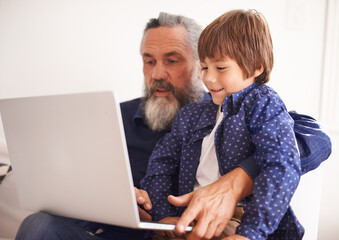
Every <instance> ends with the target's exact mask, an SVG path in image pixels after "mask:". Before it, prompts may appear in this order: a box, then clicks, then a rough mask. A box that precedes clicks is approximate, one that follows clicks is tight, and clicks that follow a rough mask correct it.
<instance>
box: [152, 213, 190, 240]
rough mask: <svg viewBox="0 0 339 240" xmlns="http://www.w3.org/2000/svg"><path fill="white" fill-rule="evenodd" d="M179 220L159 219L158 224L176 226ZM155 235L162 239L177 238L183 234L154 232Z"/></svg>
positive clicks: (171, 218) (175, 218)
mask: <svg viewBox="0 0 339 240" xmlns="http://www.w3.org/2000/svg"><path fill="white" fill-rule="evenodd" d="M178 220H179V218H178V217H166V218H163V219H161V220H160V221H159V222H161V223H168V224H174V225H175V224H176V223H177V222H178ZM154 232H155V234H157V235H159V236H161V237H163V238H168V239H172V238H178V237H181V236H182V235H183V234H181V233H179V232H177V231H154Z"/></svg>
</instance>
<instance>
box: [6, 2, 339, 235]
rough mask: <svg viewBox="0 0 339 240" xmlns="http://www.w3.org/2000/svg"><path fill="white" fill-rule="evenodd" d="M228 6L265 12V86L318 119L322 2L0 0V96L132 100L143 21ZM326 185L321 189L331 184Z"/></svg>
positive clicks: (137, 87) (205, 13)
mask: <svg viewBox="0 0 339 240" xmlns="http://www.w3.org/2000/svg"><path fill="white" fill-rule="evenodd" d="M234 8H245V9H249V8H254V9H257V10H259V11H260V12H262V13H263V14H264V15H265V17H266V19H267V20H268V22H269V25H270V28H271V32H272V37H273V43H274V53H275V67H274V69H273V72H272V80H271V82H270V85H271V86H273V87H274V88H275V89H276V90H277V91H278V93H280V95H281V96H282V98H283V99H284V100H285V103H286V105H287V107H288V108H289V109H291V110H292V109H295V110H297V111H298V112H302V113H306V114H309V115H312V116H313V117H316V118H319V117H320V111H319V109H320V107H321V101H320V100H321V90H320V89H321V87H322V84H321V79H322V77H323V64H322V63H323V54H324V51H323V45H324V32H325V19H326V15H325V13H326V11H325V10H326V1H325V0H276V1H271V0H240V1H239V0H238V1H235V0H233V1H231V0H230V1H225V0H209V1H206V0H187V1H182V0H172V1H159V0H143V1H138V0H124V1H114V0H58V1H52V0H0V98H8V97H17V96H30V95H46V94H55V93H68V92H74V91H81V92H82V91H91V90H102V89H105V90H106V89H110V90H114V91H116V92H118V93H119V96H120V100H127V99H131V98H135V97H139V96H141V94H142V88H143V76H142V62H141V57H140V55H139V45H140V40H141V36H142V30H143V28H144V26H145V23H146V22H147V20H148V19H149V18H151V17H156V16H157V15H158V13H159V11H166V12H169V13H176V14H183V15H186V16H189V17H192V18H194V19H195V20H197V22H198V23H200V24H201V25H202V26H206V25H207V24H208V23H209V22H211V21H212V20H213V19H214V18H216V17H217V16H219V15H220V14H222V13H223V12H225V11H227V10H230V9H234ZM317 177H318V178H319V176H317ZM311 180H312V179H310V180H307V181H311ZM305 181H306V180H305ZM329 182H334V181H333V180H331V181H329ZM329 182H326V184H324V185H323V186H324V187H326V189H332V188H334V187H335V186H333V184H329ZM319 184H320V183H319ZM306 185H307V184H306ZM304 189H305V193H303V191H301V193H299V192H298V195H301V196H303V195H305V196H306V193H307V192H308V193H309V192H310V191H309V190H310V187H307V186H306V187H305V188H304ZM318 190H319V191H320V185H319V187H318ZM311 193H312V192H311ZM324 193H326V191H325V190H324ZM316 197H318V198H319V196H316ZM324 198H325V199H326V196H325V197H324ZM338 213H339V211H337V214H335V215H339V214H338ZM306 221H307V219H306ZM308 221H310V220H308ZM321 221H328V219H326V220H325V219H321ZM321 226H322V225H321ZM320 231H321V230H319V232H320ZM330 231H331V232H333V231H336V233H339V228H337V229H336V230H334V229H333V228H331V230H330ZM324 236H325V235H324ZM305 239H307V238H305ZM309 239H311V238H309ZM322 239H329V238H326V237H324V238H322Z"/></svg>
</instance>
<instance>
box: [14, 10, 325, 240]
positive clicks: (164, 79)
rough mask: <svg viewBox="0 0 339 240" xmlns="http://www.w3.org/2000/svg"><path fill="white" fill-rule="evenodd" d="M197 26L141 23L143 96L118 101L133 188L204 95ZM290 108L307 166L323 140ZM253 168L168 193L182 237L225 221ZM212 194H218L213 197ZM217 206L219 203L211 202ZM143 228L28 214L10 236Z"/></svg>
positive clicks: (125, 235) (210, 231) (140, 196)
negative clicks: (179, 118)
mask: <svg viewBox="0 0 339 240" xmlns="http://www.w3.org/2000/svg"><path fill="white" fill-rule="evenodd" d="M201 30H202V29H201V27H200V26H199V25H197V24H196V23H195V22H194V21H193V20H192V19H189V18H186V17H183V16H177V15H171V14H166V13H160V15H159V17H158V18H157V19H151V20H150V21H149V22H148V24H147V26H146V28H145V30H144V36H143V39H142V43H141V55H142V59H143V73H144V78H145V93H144V97H143V98H138V99H134V100H131V101H128V102H124V103H122V104H121V110H122V115H123V116H122V117H123V123H124V128H125V135H126V141H127V147H128V153H129V157H130V161H131V167H132V174H133V180H134V183H135V186H136V187H137V188H139V187H140V180H141V179H142V178H143V177H144V175H145V172H146V168H147V162H148V159H149V157H150V155H151V153H152V150H153V148H154V146H155V144H156V142H157V141H158V140H159V139H160V138H162V137H163V136H164V135H165V134H166V133H168V132H169V131H170V129H171V125H172V122H173V120H174V118H175V116H176V114H177V113H178V111H179V110H180V108H181V107H183V106H185V105H187V104H189V103H192V102H194V101H199V100H201V99H203V98H209V95H208V94H206V93H204V91H203V88H202V80H201V73H200V63H199V60H198V56H197V51H196V49H197V42H198V38H199V34H200V32H201ZM291 115H292V117H293V118H294V119H295V132H296V136H297V138H298V145H299V148H300V153H301V158H302V160H301V161H302V165H303V166H302V167H303V169H304V172H307V171H309V170H312V169H314V168H316V167H317V166H318V165H319V164H320V163H321V162H322V161H324V160H326V159H327V157H328V156H329V154H330V152H331V144H330V140H329V138H328V136H327V135H326V134H324V133H323V132H322V131H321V129H320V126H319V125H318V124H317V122H316V121H315V120H314V119H312V118H310V117H307V116H302V115H298V114H295V113H291ZM315 142H316V144H315ZM315 146H317V147H315ZM257 174H258V168H257V166H256V165H255V163H254V161H253V159H252V158H249V159H246V160H244V161H243V162H242V163H241V164H239V166H238V167H237V168H235V169H234V170H233V171H232V172H230V173H229V174H227V175H225V176H223V177H222V178H220V179H219V180H218V181H217V182H216V183H215V184H212V185H211V186H210V187H204V188H201V189H199V190H197V191H194V192H192V193H190V194H188V195H185V196H182V197H178V198H176V197H172V198H170V199H169V200H170V201H171V203H172V204H175V205H177V206H187V205H188V208H187V210H186V211H185V212H184V214H183V215H182V217H181V219H180V220H179V222H178V225H177V228H178V229H181V227H183V226H186V225H188V224H189V223H190V222H191V221H192V220H194V219H195V220H196V221H197V224H196V227H195V228H194V230H193V232H192V233H190V234H189V235H188V236H187V237H188V238H191V239H199V238H202V237H204V236H214V235H216V234H215V232H216V231H217V229H216V228H215V227H211V226H218V228H220V229H221V228H224V227H225V226H226V225H227V224H228V222H229V219H230V218H231V217H232V216H233V214H234V208H233V207H230V206H235V205H236V204H237V202H238V201H239V200H241V199H242V198H244V197H246V196H248V195H249V194H250V193H251V192H252V190H253V179H254V178H255V176H256V175H257ZM217 195H218V196H219V197H218V198H216V197H215V196H217ZM136 196H137V201H138V203H139V204H142V205H143V206H144V208H145V209H150V208H151V203H150V201H149V199H148V196H147V194H146V193H145V192H144V191H142V190H138V189H136ZM98 197H100V196H98ZM209 199H214V200H215V199H217V201H218V202H219V203H220V204H215V201H214V205H212V206H211V201H209ZM221 203H222V204H221ZM217 205H219V206H222V207H219V208H218V209H216V206H217ZM205 210H208V211H205ZM140 216H141V218H144V219H149V215H147V213H145V212H144V211H143V210H140ZM144 234H145V232H143V231H138V230H131V229H124V228H120V227H115V226H108V225H103V224H98V223H90V222H86V221H81V220H75V219H67V218H62V217H57V216H53V215H48V214H44V213H35V214H33V215H31V216H29V217H27V218H26V219H25V220H24V221H23V223H22V224H21V226H20V229H19V231H18V234H17V239H144ZM170 237H171V236H170Z"/></svg>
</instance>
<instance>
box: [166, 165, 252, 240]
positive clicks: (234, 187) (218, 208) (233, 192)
mask: <svg viewBox="0 0 339 240" xmlns="http://www.w3.org/2000/svg"><path fill="white" fill-rule="evenodd" d="M253 184H254V183H253V181H252V179H251V178H250V177H249V176H248V175H247V173H246V172H245V171H244V170H243V169H242V168H236V169H234V170H232V171H231V172H229V173H228V174H226V175H224V176H222V177H221V178H220V179H219V180H218V181H216V182H214V183H212V184H210V185H207V186H205V187H203V188H200V189H198V190H196V191H194V192H191V193H188V194H186V195H182V196H179V197H175V196H172V195H170V196H168V201H169V202H170V203H171V204H173V205H175V206H188V207H187V209H186V210H185V211H184V213H183V214H182V216H181V217H180V219H179V220H178V222H177V224H176V230H177V232H179V233H184V232H185V229H186V227H187V226H188V225H189V224H190V223H191V222H192V221H193V220H194V219H195V220H196V221H197V223H196V225H195V227H194V228H193V231H192V232H190V233H188V234H187V235H186V236H187V239H201V238H206V239H210V238H212V237H218V236H220V234H221V233H222V231H223V230H224V228H225V227H226V225H227V224H228V222H229V221H230V219H231V218H232V216H233V214H234V210H235V207H236V205H237V203H238V202H239V201H240V200H241V199H243V198H244V197H246V196H248V195H249V194H251V193H252V191H253Z"/></svg>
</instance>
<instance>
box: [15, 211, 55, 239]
mask: <svg viewBox="0 0 339 240" xmlns="http://www.w3.org/2000/svg"><path fill="white" fill-rule="evenodd" d="M56 218H58V217H55V216H52V215H49V214H46V213H40V212H38V213H34V214H31V215H29V216H27V217H26V218H25V219H24V220H23V222H22V223H21V225H20V227H19V230H18V232H17V235H16V238H15V239H16V240H29V239H35V240H38V239H47V238H48V236H53V235H54V236H55V235H56V234H53V232H54V231H55V230H56V229H55V228H56V227H58V226H59V225H58V224H55V222H56ZM49 239H52V238H49ZM54 239H55V238H54Z"/></svg>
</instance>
